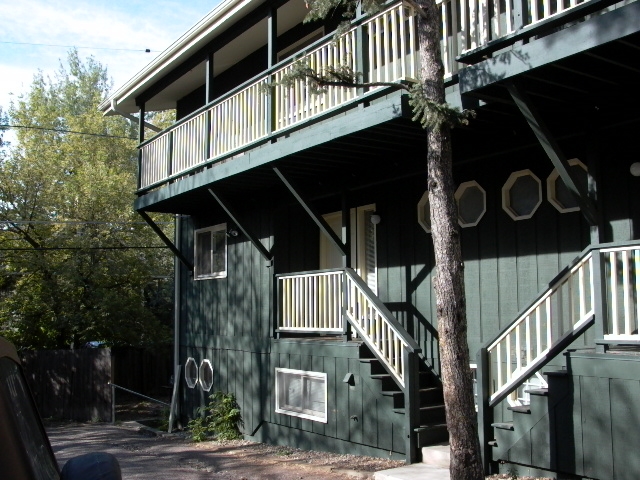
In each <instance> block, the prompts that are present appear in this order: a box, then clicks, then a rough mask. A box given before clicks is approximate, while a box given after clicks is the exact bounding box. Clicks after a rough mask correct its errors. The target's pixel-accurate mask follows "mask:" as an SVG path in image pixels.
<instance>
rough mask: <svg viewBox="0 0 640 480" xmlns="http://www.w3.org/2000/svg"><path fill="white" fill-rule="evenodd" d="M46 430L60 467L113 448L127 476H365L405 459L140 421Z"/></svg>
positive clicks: (170, 479) (316, 479)
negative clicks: (194, 434)
mask: <svg viewBox="0 0 640 480" xmlns="http://www.w3.org/2000/svg"><path fill="white" fill-rule="evenodd" d="M145 432H146V434H145ZM47 433H48V434H49V439H50V441H51V445H52V447H53V451H54V453H55V455H56V458H57V459H58V464H59V465H60V466H61V467H62V466H63V465H64V463H65V462H66V461H67V460H68V459H69V458H71V457H74V456H76V455H81V454H83V453H88V452H98V451H101V452H109V453H112V454H114V455H115V456H116V458H117V459H118V461H119V462H120V467H121V468H122V476H123V478H124V479H125V480H129V479H148V480H165V479H166V480H200V479H245V480H253V479H274V480H275V479H278V480H294V479H295V480H298V479H310V480H321V479H345V480H346V479H354V478H361V479H366V478H373V473H374V472H375V471H378V470H384V469H388V468H394V467H397V466H401V465H402V464H403V462H399V461H388V460H381V459H374V458H369V457H356V456H352V455H337V454H327V453H322V452H306V451H302V450H297V449H292V448H289V447H275V446H269V445H264V444H257V443H251V442H246V441H232V442H224V443H218V442H203V443H199V444H196V443H192V442H190V441H188V440H187V439H186V438H185V437H184V436H181V435H179V434H174V435H163V436H155V435H153V434H149V433H148V430H146V429H144V428H140V426H139V424H137V423H135V422H125V423H123V424H121V425H115V426H113V425H110V424H104V423H86V424H82V423H58V424H54V425H50V426H48V427H47Z"/></svg>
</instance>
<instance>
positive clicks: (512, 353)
mask: <svg viewBox="0 0 640 480" xmlns="http://www.w3.org/2000/svg"><path fill="white" fill-rule="evenodd" d="M595 249H596V248H594V247H593V246H592V247H588V248H587V249H585V250H584V251H583V252H582V253H581V254H580V256H579V257H577V258H576V259H575V260H573V261H572V262H571V263H570V264H569V265H568V266H567V267H565V268H564V269H562V270H561V271H560V273H559V274H558V275H557V276H556V277H555V278H554V279H553V280H552V281H551V282H550V283H549V286H548V287H547V288H546V289H545V290H543V291H542V292H541V293H540V294H539V295H538V296H537V297H536V298H535V299H534V300H533V301H532V302H531V303H530V304H529V305H528V306H527V307H526V308H525V309H524V310H522V311H521V313H519V314H518V316H517V317H516V318H515V319H514V320H513V321H512V322H511V323H510V324H508V325H507V326H505V327H504V328H503V329H502V330H501V331H500V333H499V334H498V335H497V336H496V337H494V338H493V339H492V340H490V341H489V342H487V343H486V344H485V346H484V347H483V348H482V349H481V351H480V352H481V354H483V355H486V357H487V360H486V362H485V361H483V362H479V363H482V364H485V363H486V364H487V365H488V366H489V371H488V372H486V374H488V376H489V381H488V385H489V386H490V388H491V390H492V391H490V395H489V406H490V407H492V406H494V405H496V404H497V403H499V402H500V401H502V400H504V399H505V398H506V397H507V396H508V395H510V394H511V393H512V392H513V391H514V390H516V389H517V388H518V387H519V386H520V385H521V384H522V382H524V381H525V380H526V379H528V378H530V377H531V376H532V375H533V374H534V373H535V372H536V371H537V370H539V369H540V368H542V367H543V366H544V365H545V364H546V363H548V362H549V361H550V360H551V359H552V358H553V357H554V356H555V354H556V353H557V352H556V351H557V349H558V347H559V345H560V344H561V345H568V344H569V343H571V341H573V340H574V339H575V338H577V336H579V335H580V334H581V333H582V331H584V329H585V328H586V327H588V326H589V325H590V324H591V322H592V321H593V317H594V305H595V298H594V297H595V288H594V269H593V251H594V250H595ZM576 280H577V282H575V281H576ZM574 283H577V287H578V309H577V312H576V308H575V305H574V301H573V298H569V304H568V310H569V315H570V323H571V328H569V329H568V331H566V332H561V331H560V325H559V324H558V322H554V320H555V318H556V316H557V313H556V312H557V309H554V308H552V307H553V305H552V302H553V301H554V300H556V301H560V300H559V299H558V297H561V295H562V289H563V288H564V287H568V290H569V293H570V294H572V293H573V290H574ZM560 315H561V314H560ZM523 336H524V338H523ZM512 340H513V341H512ZM523 340H524V343H525V345H524V346H523V345H522V342H523ZM512 343H513V344H514V345H513V346H512ZM492 357H493V358H492ZM503 369H505V370H504V372H503Z"/></svg>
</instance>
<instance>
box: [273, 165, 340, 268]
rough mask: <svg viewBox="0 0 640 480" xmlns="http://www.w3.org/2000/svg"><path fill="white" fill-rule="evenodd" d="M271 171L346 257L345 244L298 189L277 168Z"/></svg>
mask: <svg viewBox="0 0 640 480" xmlns="http://www.w3.org/2000/svg"><path fill="white" fill-rule="evenodd" d="M273 171H274V172H275V174H276V175H277V176H278V178H280V180H282V183H284V185H285V187H287V190H289V191H290V192H291V194H292V195H293V196H294V197H295V199H296V200H297V201H298V203H299V204H300V206H301V207H302V208H303V209H304V211H305V212H307V214H308V215H309V216H310V217H311V220H313V221H314V223H315V224H316V225H318V228H320V231H321V232H322V233H323V234H324V235H326V236H327V238H329V240H331V242H333V244H334V245H335V246H336V247H338V249H339V250H340V251H341V252H342V255H343V256H347V255H348V254H349V253H348V251H347V247H346V246H345V244H344V243H342V240H341V239H340V238H338V236H337V235H336V234H335V232H334V231H333V230H332V229H331V227H330V226H329V224H328V223H327V222H326V221H325V220H324V218H322V215H320V214H319V213H318V212H316V210H315V208H313V207H312V206H311V204H310V203H309V202H307V201H306V200H305V199H304V198H303V197H302V194H301V193H300V189H299V188H296V186H295V185H294V183H293V181H292V180H291V179H290V178H287V177H286V176H285V175H284V173H282V172H281V171H280V169H278V168H277V167H273Z"/></svg>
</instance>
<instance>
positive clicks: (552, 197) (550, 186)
mask: <svg viewBox="0 0 640 480" xmlns="http://www.w3.org/2000/svg"><path fill="white" fill-rule="evenodd" d="M567 163H569V166H570V167H575V166H578V167H581V168H582V169H583V170H584V171H585V173H587V174H588V173H589V170H588V169H587V166H586V165H585V164H584V163H582V162H581V161H580V159H578V158H571V159H569V160H567ZM559 177H560V172H558V169H557V168H554V169H553V171H552V172H551V175H549V176H548V177H547V200H548V201H549V203H550V204H551V205H553V206H554V207H555V208H556V210H558V211H559V212H560V213H569V212H579V211H580V207H579V206H574V207H565V206H564V205H563V204H562V203H561V202H560V200H558V198H557V193H556V185H557V184H558V183H557V180H558V178H559ZM561 181H562V180H561ZM563 186H564V184H563ZM564 188H566V186H565V187H564Z"/></svg>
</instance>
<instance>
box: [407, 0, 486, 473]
mask: <svg viewBox="0 0 640 480" xmlns="http://www.w3.org/2000/svg"><path fill="white" fill-rule="evenodd" d="M418 4H419V5H420V6H421V7H422V9H423V10H424V11H425V13H426V14H427V18H426V19H425V18H422V17H419V20H418V38H419V42H420V43H419V47H420V48H419V49H420V61H421V76H422V78H421V80H422V81H423V84H424V89H425V93H426V95H427V98H429V99H430V100H432V101H434V102H436V103H438V104H443V103H445V91H444V83H443V78H444V68H443V65H442V58H441V54H440V34H439V31H440V29H439V18H440V16H439V15H438V11H437V9H436V4H435V1H434V0H419V1H418ZM427 139H428V153H427V168H428V189H429V204H430V209H431V235H432V238H433V249H434V253H435V261H436V278H435V281H434V289H435V295H436V306H437V315H438V336H439V343H440V364H441V370H442V383H443V388H444V403H445V408H446V415H447V428H448V430H449V444H450V447H451V465H450V468H449V470H450V472H451V479H452V480H463V479H464V480H467V479H469V480H480V479H482V478H484V474H483V471H482V459H481V456H480V444H479V440H478V429H477V420H476V411H475V407H474V403H473V386H472V378H471V369H470V367H469V364H470V361H469V347H468V345H467V316H466V303H465V292H464V265H463V263H462V253H461V248H460V232H459V226H458V209H457V207H456V202H455V198H454V191H455V184H454V182H453V171H452V158H451V129H450V127H449V126H448V125H442V126H440V127H439V128H434V129H430V130H429V131H428V133H427Z"/></svg>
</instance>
